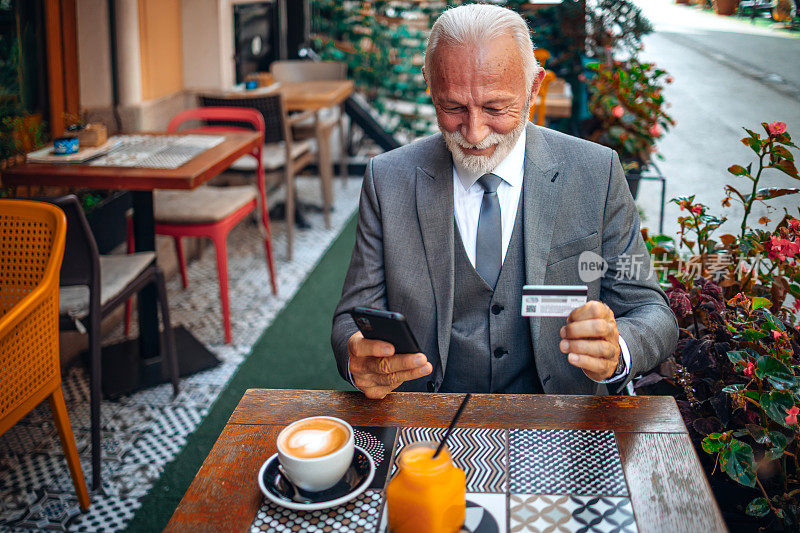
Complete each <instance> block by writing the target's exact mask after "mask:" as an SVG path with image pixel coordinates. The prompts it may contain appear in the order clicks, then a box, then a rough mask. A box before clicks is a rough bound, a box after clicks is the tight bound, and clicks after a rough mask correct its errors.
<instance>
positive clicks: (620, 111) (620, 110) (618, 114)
mask: <svg viewBox="0 0 800 533" xmlns="http://www.w3.org/2000/svg"><path fill="white" fill-rule="evenodd" d="M611 113H612V114H613V115H614V116H615V117H617V118H622V115H624V114H625V109H623V108H622V106H621V105H617V106H614V109H612V110H611Z"/></svg>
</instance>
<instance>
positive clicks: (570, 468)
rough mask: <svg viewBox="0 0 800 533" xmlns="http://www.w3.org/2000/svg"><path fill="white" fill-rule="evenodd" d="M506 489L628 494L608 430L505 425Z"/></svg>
mask: <svg viewBox="0 0 800 533" xmlns="http://www.w3.org/2000/svg"><path fill="white" fill-rule="evenodd" d="M508 439H509V462H510V466H509V475H510V479H511V482H510V488H509V490H510V492H519V493H532V494H588V495H595V494H602V495H610V496H627V495H628V488H627V486H626V485H625V474H624V473H623V471H622V463H621V462H620V459H619V451H618V450H617V444H616V442H615V440H614V433H613V432H612V431H572V430H544V429H512V430H509V437H508Z"/></svg>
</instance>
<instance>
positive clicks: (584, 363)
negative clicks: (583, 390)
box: [559, 300, 622, 381]
mask: <svg viewBox="0 0 800 533" xmlns="http://www.w3.org/2000/svg"><path fill="white" fill-rule="evenodd" d="M561 339H562V341H561V343H560V344H559V348H560V349H561V351H562V352H563V353H568V354H569V356H568V357H567V360H568V361H569V362H570V364H572V365H573V366H577V367H578V368H580V369H582V370H583V373H584V374H586V375H587V376H588V377H589V378H590V379H593V380H594V381H602V380H604V379H608V378H610V377H611V376H612V375H613V374H614V370H615V369H616V368H617V363H618V362H619V358H620V353H621V351H622V350H621V349H620V347H619V331H617V321H616V320H615V319H614V311H612V310H611V308H609V307H608V306H607V305H606V304H604V303H602V302H598V301H595V300H593V301H590V302H587V303H586V304H585V305H582V306H581V307H579V308H577V309H575V310H573V311H572V312H571V313H570V314H569V316H568V317H567V325H566V326H564V327H563V328H561Z"/></svg>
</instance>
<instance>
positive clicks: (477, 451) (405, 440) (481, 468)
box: [397, 428, 508, 492]
mask: <svg viewBox="0 0 800 533" xmlns="http://www.w3.org/2000/svg"><path fill="white" fill-rule="evenodd" d="M445 431H446V429H445V428H402V429H401V430H400V438H399V441H398V444H397V453H398V454H399V453H400V451H401V450H402V448H403V446H405V445H406V444H410V443H413V442H421V441H432V442H439V441H440V440H441V438H442V437H443V436H444V432H445ZM506 435H507V432H506V430H503V429H484V428H455V429H454V430H453V433H452V434H451V435H450V437H449V438H448V442H447V445H448V447H449V448H450V456H451V457H453V460H454V462H455V464H456V466H458V467H459V468H462V469H463V470H464V473H465V474H466V475H467V492H505V490H506V479H507V472H508V468H507V464H508V463H507V458H506Z"/></svg>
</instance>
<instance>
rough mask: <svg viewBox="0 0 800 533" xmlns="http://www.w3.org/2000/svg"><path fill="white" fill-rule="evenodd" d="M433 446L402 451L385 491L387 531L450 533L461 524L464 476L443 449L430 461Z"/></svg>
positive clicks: (419, 445)
mask: <svg viewBox="0 0 800 533" xmlns="http://www.w3.org/2000/svg"><path fill="white" fill-rule="evenodd" d="M436 447H437V443H435V442H416V443H414V444H410V445H408V446H406V447H405V448H403V451H402V452H400V457H399V458H398V460H397V466H398V469H399V470H398V472H397V474H396V475H395V477H394V478H392V480H391V481H390V482H389V485H388V486H387V487H386V505H387V507H388V514H389V530H390V531H392V532H393V533H406V532H414V533H445V532H447V533H451V532H454V531H458V530H459V529H460V528H461V525H462V524H463V523H464V512H465V510H466V486H467V481H466V476H465V475H464V471H463V470H461V469H460V468H458V467H456V466H455V465H454V464H453V460H452V459H451V458H450V452H449V450H448V449H447V447H446V446H445V447H444V448H442V451H441V452H440V453H439V455H438V456H437V457H436V458H435V459H434V458H433V454H434V452H435V451H436Z"/></svg>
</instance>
